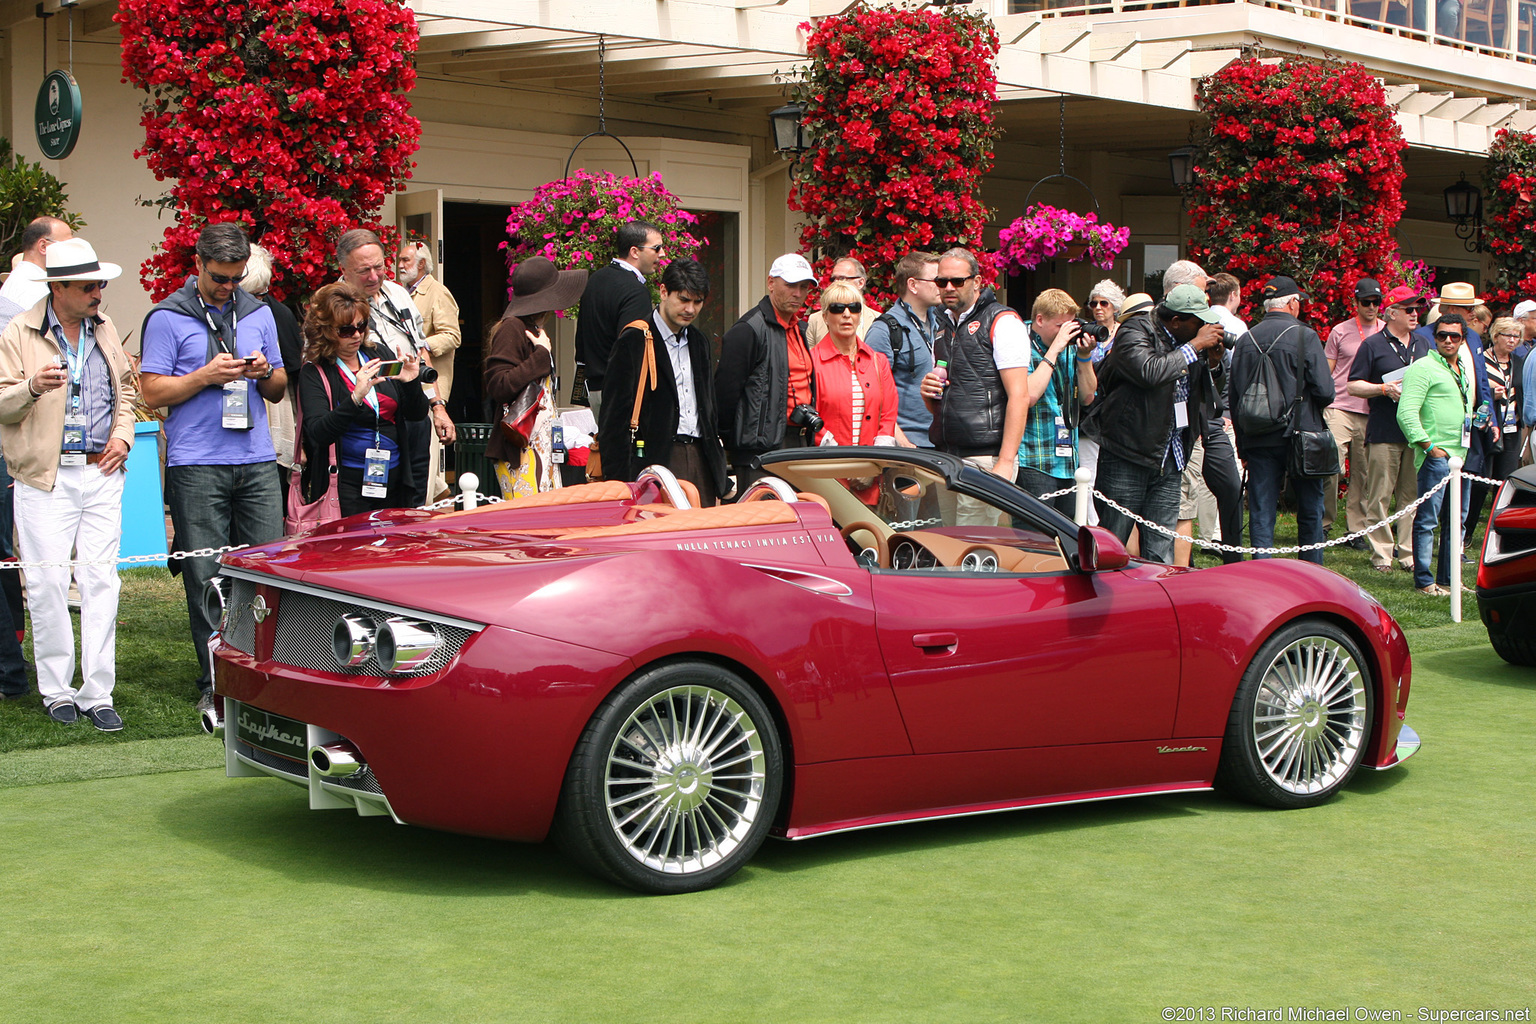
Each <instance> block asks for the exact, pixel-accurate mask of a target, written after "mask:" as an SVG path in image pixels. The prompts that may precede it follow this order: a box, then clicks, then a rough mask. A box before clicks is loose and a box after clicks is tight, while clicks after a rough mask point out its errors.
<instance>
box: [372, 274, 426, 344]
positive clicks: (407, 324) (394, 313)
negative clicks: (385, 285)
mask: <svg viewBox="0 0 1536 1024" xmlns="http://www.w3.org/2000/svg"><path fill="white" fill-rule="evenodd" d="M379 298H380V300H382V301H383V303H384V308H383V309H380V310H379V315H380V316H382V317H384V319H386V320H388V321H389V322H390V323H392V324H394V325H395V326H396V327H397V328H399V329H400V331H401V332H402V333H403V334H404V335H405V341H406V344H408V345H410V346H411V354H412V355H415V354H416V352H417V351H419V350H420V348H421V344H420V342H418V341H417V340H416V322H415V321H414V320H412V319H411V318H410V317H408V316H406V315H405V314H403V313H401V312H400V310H398V309H396V308H395V304H394V303H393V302H391V301H389V296H388V295H386V294H385V293H384V291H383V290H382V289H381V290H380V291H379Z"/></svg>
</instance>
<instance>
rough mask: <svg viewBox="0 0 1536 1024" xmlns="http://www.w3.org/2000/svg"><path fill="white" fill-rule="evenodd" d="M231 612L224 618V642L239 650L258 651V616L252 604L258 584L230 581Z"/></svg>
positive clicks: (241, 580)
mask: <svg viewBox="0 0 1536 1024" xmlns="http://www.w3.org/2000/svg"><path fill="white" fill-rule="evenodd" d="M229 583H230V587H229V604H228V608H229V612H228V614H227V615H226V616H225V619H224V633H223V635H224V642H225V643H227V644H229V646H231V647H233V648H234V649H235V650H237V651H244V652H245V653H246V654H255V653H256V616H255V615H253V614H252V613H251V605H252V604H253V603H254V602H255V600H256V584H254V583H252V582H251V581H250V580H244V579H238V578H236V579H231V580H230V581H229Z"/></svg>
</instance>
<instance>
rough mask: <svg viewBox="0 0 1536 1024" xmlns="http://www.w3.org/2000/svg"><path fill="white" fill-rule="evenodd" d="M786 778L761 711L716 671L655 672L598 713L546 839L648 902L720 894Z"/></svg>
mask: <svg viewBox="0 0 1536 1024" xmlns="http://www.w3.org/2000/svg"><path fill="white" fill-rule="evenodd" d="M783 775H784V764H783V753H782V748H781V746H780V743H779V735H778V730H777V729H776V728H775V725H774V721H773V716H772V714H771V713H770V712H769V710H768V706H767V705H766V704H765V703H764V702H763V699H762V698H761V697H760V696H758V694H757V692H756V691H754V690H753V689H752V687H750V686H749V685H747V683H746V682H744V681H743V680H742V679H741V678H740V677H739V676H737V675H735V674H734V673H731V672H729V671H727V670H725V669H723V668H721V667H719V666H717V665H710V664H704V663H699V662H683V663H674V664H669V665H662V666H659V667H657V668H654V669H651V670H650V671H647V672H645V673H643V674H641V675H640V676H638V677H636V678H635V679H632V680H631V681H630V682H628V683H626V684H625V685H624V686H622V687H620V688H619V689H618V690H617V691H615V692H614V693H613V694H611V695H610V696H609V697H608V699H607V700H605V701H603V703H602V704H601V705H600V706H599V707H598V709H597V712H596V713H595V714H594V715H593V716H592V720H591V721H590V722H588V723H587V728H586V730H585V731H584V732H583V733H582V736H581V740H580V741H579V742H578V743H577V745H576V750H575V753H574V754H572V756H571V764H570V767H569V769H568V770H567V772H566V778H565V787H564V789H563V791H562V793H561V799H560V809H559V812H558V814H557V817H556V823H555V831H554V835H555V838H556V840H557V841H558V842H559V843H560V845H561V846H562V847H563V848H564V849H565V850H566V851H567V852H569V853H570V854H571V855H572V856H573V857H575V858H576V859H577V860H578V861H580V862H581V863H582V864H583V865H585V866H586V867H587V868H588V869H589V870H591V871H593V872H595V873H596V874H599V875H602V876H604V877H607V878H610V879H612V880H613V881H615V882H618V883H620V884H621V885H626V886H629V887H630V888H631V889H638V890H639V891H641V892H647V893H680V892H695V891H697V890H700V889H708V888H709V887H711V886H714V885H718V884H719V883H720V882H722V881H724V880H725V879H726V878H729V877H730V876H731V875H733V874H735V872H736V871H737V870H738V869H740V868H741V866H742V865H743V864H745V863H746V862H747V861H748V860H750V859H751V857H752V855H753V854H754V853H755V852H756V851H757V848H758V847H759V846H761V845H762V842H763V839H764V837H765V836H766V835H767V834H768V829H769V827H770V826H771V825H772V823H773V816H774V812H775V811H776V810H777V808H778V802H779V793H780V789H781V787H782V782H783Z"/></svg>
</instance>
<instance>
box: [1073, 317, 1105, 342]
mask: <svg viewBox="0 0 1536 1024" xmlns="http://www.w3.org/2000/svg"><path fill="white" fill-rule="evenodd" d="M1077 326H1078V327H1079V328H1081V329H1082V332H1083V334H1084V335H1086V336H1087V337H1090V338H1092V339H1093V340H1094V341H1096V342H1098V343H1099V344H1101V345H1102V344H1103V343H1104V342H1106V341H1108V340H1109V328H1108V327H1105V326H1104V325H1103V324H1101V323H1099V322H1098V321H1096V320H1087V319H1084V318H1083V317H1078V318H1077Z"/></svg>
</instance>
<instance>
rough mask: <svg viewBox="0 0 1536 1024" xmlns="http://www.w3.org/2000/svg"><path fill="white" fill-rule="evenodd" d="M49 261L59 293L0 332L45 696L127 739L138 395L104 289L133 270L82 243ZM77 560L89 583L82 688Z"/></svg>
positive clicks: (4, 406)
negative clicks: (123, 566)
mask: <svg viewBox="0 0 1536 1024" xmlns="http://www.w3.org/2000/svg"><path fill="white" fill-rule="evenodd" d="M45 258H46V266H45V269H46V277H45V280H46V281H47V283H48V295H47V296H45V297H44V298H42V299H40V300H39V301H38V302H37V304H36V305H34V306H33V307H32V308H30V309H28V310H27V311H26V312H25V313H22V314H21V315H20V316H18V317H16V318H15V319H13V320H12V321H11V322H10V324H9V325H8V326H7V327H6V328H5V331H4V332H3V333H0V440H3V442H4V445H5V454H6V457H7V461H8V462H9V464H10V470H11V475H12V476H13V477H14V478H15V481H16V482H15V489H16V494H15V498H16V532H17V539H18V541H19V548H20V553H21V557H22V560H23V561H25V562H29V563H33V565H31V566H29V567H28V568H27V570H26V574H27V577H26V578H27V595H28V600H29V601H30V603H31V605H32V654H33V658H34V659H35V661H36V663H37V690H38V694H39V696H41V697H42V699H43V706H44V708H46V709H47V712H48V716H49V717H50V718H52V719H53V720H54V721H55V722H58V723H59V724H61V725H70V724H73V723H74V722H76V721H78V720H79V718H80V716H82V715H83V716H84V717H86V718H88V719H89V720H90V722H91V724H92V725H94V726H95V727H96V728H97V729H99V730H100V731H102V732H116V731H118V730H120V729H121V728H122V727H123V720H122V718H121V717H120V716H119V715H118V713H117V711H116V710H115V709H114V708H113V706H112V690H113V688H114V686H115V685H116V681H117V665H116V658H117V653H116V646H117V599H118V591H119V589H120V586H121V583H120V581H119V579H118V575H117V565H116V562H117V557H118V546H119V541H120V540H121V538H122V503H123V467H124V465H125V464H126V462H127V461H128V449H129V448H130V447H131V446H132V445H133V431H134V427H133V424H134V415H133V406H134V401H135V397H136V396H135V392H134V388H133V370H132V367H131V366H130V365H129V362H128V355H127V353H126V352H124V351H123V346H122V342H121V341H119V340H118V335H117V328H116V327H115V326H114V325H113V323H112V321H111V320H109V319H107V318H106V317H105V316H102V315H101V313H100V308H101V295H102V288H103V287H105V285H106V283H107V282H108V281H111V280H113V279H114V278H116V277H118V276H119V275H120V274H121V273H122V272H123V269H122V267H120V266H118V265H116V264H114V263H103V262H101V261H100V260H98V259H97V258H96V252H95V250H94V249H93V248H92V247H91V244H90V243H89V242H87V241H86V240H85V239H83V238H73V239H69V240H67V241H62V242H59V243H57V244H55V245H51V246H49V247H48V252H47V254H46V257H45ZM71 559H76V560H77V561H76V563H75V565H74V566H73V575H74V577H75V580H76V582H77V583H78V584H79V587H80V679H81V682H80V687H79V689H78V690H77V689H75V688H74V687H73V686H72V685H71V684H72V681H73V679H74V675H75V636H74V629H73V627H72V625H71V623H70V615H69V605H68V593H69V580H70V575H71V566H70V561H71ZM37 563H47V564H41V565H39V564H37ZM13 667H14V666H13ZM23 678H24V677H23ZM7 682H13V680H7ZM7 689H10V687H9V686H8V687H7Z"/></svg>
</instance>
